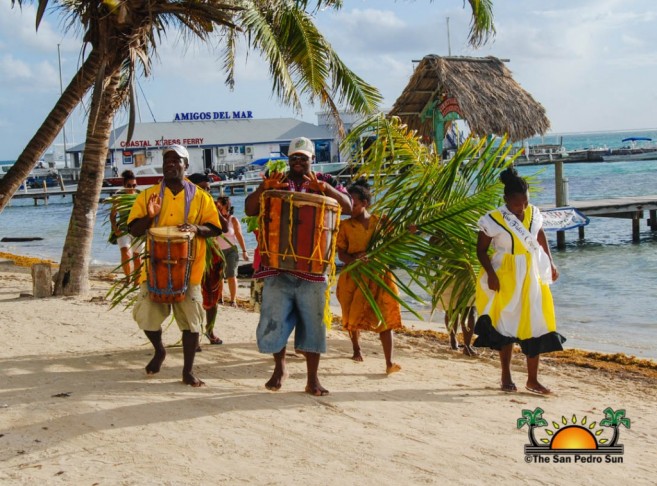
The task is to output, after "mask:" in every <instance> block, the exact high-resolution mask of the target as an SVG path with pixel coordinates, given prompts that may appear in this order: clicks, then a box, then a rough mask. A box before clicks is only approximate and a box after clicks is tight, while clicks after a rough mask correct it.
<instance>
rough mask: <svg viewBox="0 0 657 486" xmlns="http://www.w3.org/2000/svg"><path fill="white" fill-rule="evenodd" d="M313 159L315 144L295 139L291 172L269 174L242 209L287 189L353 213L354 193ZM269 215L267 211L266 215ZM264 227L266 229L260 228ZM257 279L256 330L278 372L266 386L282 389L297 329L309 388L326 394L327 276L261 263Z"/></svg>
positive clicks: (256, 209) (251, 210)
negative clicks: (316, 167) (322, 363)
mask: <svg viewBox="0 0 657 486" xmlns="http://www.w3.org/2000/svg"><path fill="white" fill-rule="evenodd" d="M314 159H315V144H314V143H313V142H312V141H311V140H309V139H307V138H305V137H299V138H295V139H293V140H292V141H291V142H290V148H289V150H288V160H289V170H288V171H287V173H279V172H274V173H272V174H267V175H266V176H265V179H264V180H263V182H262V183H261V184H260V185H259V186H258V187H257V188H256V190H255V191H253V192H252V193H250V194H249V195H248V196H247V198H246V200H245V202H244V209H245V213H246V215H247V216H257V215H258V214H259V213H260V198H261V196H262V195H263V193H264V192H265V191H267V190H272V189H273V190H288V191H296V192H307V193H314V194H320V195H323V196H326V197H330V198H332V199H335V200H336V201H337V203H338V204H339V205H340V207H341V208H342V212H343V214H351V198H350V197H349V194H348V193H347V191H346V189H345V188H344V187H342V186H341V185H340V184H339V181H338V180H337V179H336V178H334V177H332V176H331V175H328V174H321V173H316V172H313V171H312V170H311V167H312V166H311V164H312V162H313V160H314ZM264 216H265V217H269V215H268V214H267V215H264ZM260 231H264V229H263V228H260ZM254 277H255V278H264V281H265V283H264V288H263V291H262V306H261V308H260V321H259V322H258V329H257V330H256V338H257V342H258V349H259V350H260V352H261V353H268V354H269V353H271V354H273V355H274V372H273V373H272V376H271V378H270V379H269V381H267V383H265V387H266V388H267V389H268V390H272V391H276V390H280V388H281V386H282V385H283V382H284V381H285V378H286V377H287V375H288V372H287V369H286V363H285V354H286V348H287V341H288V338H289V337H290V335H291V334H292V331H295V340H294V345H295V349H297V350H299V352H301V353H302V354H303V355H304V357H305V358H306V370H307V380H306V388H305V391H306V393H309V394H311V395H314V396H323V395H327V394H328V393H329V391H328V390H327V389H326V388H324V387H323V386H322V385H321V383H320V382H319V377H318V368H319V360H320V356H321V353H325V352H326V327H325V326H324V313H323V309H324V307H325V304H326V298H327V297H326V289H327V287H328V279H327V277H326V276H325V275H317V274H311V273H305V272H296V271H286V270H280V269H277V268H270V267H265V266H262V267H261V268H260V272H259V273H257V274H256V275H254Z"/></svg>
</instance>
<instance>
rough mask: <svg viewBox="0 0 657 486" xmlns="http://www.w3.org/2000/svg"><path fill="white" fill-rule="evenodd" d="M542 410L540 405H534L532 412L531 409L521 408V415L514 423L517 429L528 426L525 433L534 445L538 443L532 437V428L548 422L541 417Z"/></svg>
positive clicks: (542, 425) (545, 424)
mask: <svg viewBox="0 0 657 486" xmlns="http://www.w3.org/2000/svg"><path fill="white" fill-rule="evenodd" d="M543 412H544V410H543V409H542V408H540V407H536V408H535V409H534V411H533V412H532V411H531V410H523V411H522V417H520V418H519V419H518V421H517V423H516V427H517V428H518V429H521V428H523V427H524V426H525V425H526V426H527V427H529V431H528V432H527V435H528V437H529V443H530V444H531V445H533V446H534V447H537V446H538V445H539V444H538V442H536V438H535V437H534V429H535V428H537V427H545V426H547V424H548V423H547V421H546V420H545V419H544V418H543Z"/></svg>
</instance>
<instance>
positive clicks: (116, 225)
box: [110, 170, 144, 282]
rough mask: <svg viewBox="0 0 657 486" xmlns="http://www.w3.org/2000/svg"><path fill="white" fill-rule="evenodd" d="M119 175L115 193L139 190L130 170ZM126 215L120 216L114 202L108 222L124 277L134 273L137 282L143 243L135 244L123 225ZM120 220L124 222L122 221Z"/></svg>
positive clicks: (128, 192) (131, 192) (134, 192)
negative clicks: (119, 180) (119, 182)
mask: <svg viewBox="0 0 657 486" xmlns="http://www.w3.org/2000/svg"><path fill="white" fill-rule="evenodd" d="M121 177H123V189H120V190H119V191H118V193H117V194H137V193H138V192H139V190H138V189H137V179H136V178H135V174H134V173H133V172H132V171H131V170H124V171H123V172H122V173H121ZM126 213H127V210H126ZM127 216H128V214H125V215H123V217H121V214H120V212H119V209H118V207H117V204H116V203H114V204H113V205H112V209H111V211H110V224H111V225H112V232H113V233H114V236H115V237H116V244H117V245H118V246H119V249H120V251H121V267H122V268H123V273H124V274H125V276H126V279H128V278H130V276H131V275H133V274H134V275H133V276H134V278H135V282H137V281H138V280H139V275H138V274H137V273H135V272H136V271H137V269H139V268H140V267H141V254H142V253H143V251H144V245H143V243H142V244H137V243H136V242H135V238H133V236H132V235H131V234H130V231H129V229H128V227H127V226H126V225H125V223H127ZM121 220H123V221H124V222H123V223H122V222H121Z"/></svg>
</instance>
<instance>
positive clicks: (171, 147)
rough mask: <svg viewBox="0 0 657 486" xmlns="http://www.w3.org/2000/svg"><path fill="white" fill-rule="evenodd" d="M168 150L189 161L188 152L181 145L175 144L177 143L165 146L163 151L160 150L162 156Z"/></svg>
mask: <svg viewBox="0 0 657 486" xmlns="http://www.w3.org/2000/svg"><path fill="white" fill-rule="evenodd" d="M169 152H175V153H177V154H178V155H179V156H180V157H182V158H183V159H185V160H186V161H187V162H189V152H187V149H186V148H185V147H183V146H182V145H177V144H174V145H169V146H168V147H167V148H165V149H164V152H162V157H164V156H165V155H166V154H167V153H169Z"/></svg>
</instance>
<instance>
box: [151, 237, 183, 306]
mask: <svg viewBox="0 0 657 486" xmlns="http://www.w3.org/2000/svg"><path fill="white" fill-rule="evenodd" d="M193 238H194V234H193V233H189V232H184V231H179V230H178V228H177V227H175V226H163V227H160V228H151V229H149V230H148V247H149V255H148V259H147V260H146V261H147V265H148V267H147V275H148V292H149V297H150V299H151V301H153V302H159V303H162V304H173V303H174V302H182V301H183V300H185V293H186V292H187V286H188V285H189V275H190V272H191V266H192V261H193V260H194V245H193V244H192V243H193V242H192V239H193Z"/></svg>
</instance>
